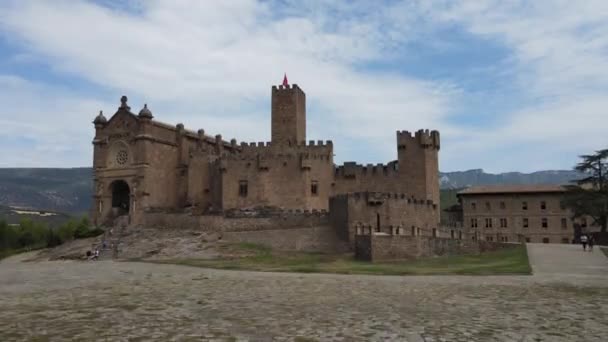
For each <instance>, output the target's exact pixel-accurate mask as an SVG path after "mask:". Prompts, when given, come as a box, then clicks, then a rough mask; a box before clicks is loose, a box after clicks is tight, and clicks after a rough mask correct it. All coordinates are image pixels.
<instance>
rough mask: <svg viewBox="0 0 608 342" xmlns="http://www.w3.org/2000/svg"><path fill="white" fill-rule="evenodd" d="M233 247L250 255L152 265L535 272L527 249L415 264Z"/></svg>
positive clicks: (379, 272) (276, 269) (386, 271)
mask: <svg viewBox="0 0 608 342" xmlns="http://www.w3.org/2000/svg"><path fill="white" fill-rule="evenodd" d="M233 248H237V249H240V250H244V251H247V252H249V255H248V256H244V257H237V258H226V259H214V260H201V259H172V260H162V261H153V262H157V263H168V264H179V265H188V266H198V267H208V268H219V269H230V270H252V271H265V272H305V273H313V272H314V273H342V274H377V275H435V274H437V275H447V274H461V275H497V274H531V273H532V271H531V268H530V264H529V263H528V254H527V251H526V248H525V246H517V247H514V248H511V249H505V250H501V251H496V252H489V253H485V254H482V255H470V256H452V257H436V258H427V259H420V260H415V261H399V262H382V263H370V262H363V261H356V260H354V258H353V257H352V255H335V254H316V253H285V252H275V251H272V250H270V249H268V248H266V247H263V246H258V245H253V244H243V243H242V244H236V245H233Z"/></svg>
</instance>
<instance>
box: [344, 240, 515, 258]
mask: <svg viewBox="0 0 608 342" xmlns="http://www.w3.org/2000/svg"><path fill="white" fill-rule="evenodd" d="M518 245H519V244H515V243H499V242H488V241H472V240H455V239H445V238H432V237H426V236H407V235H386V234H372V235H357V236H356V238H355V257H356V258H357V259H359V260H366V261H388V260H404V259H418V258H424V257H433V256H441V255H467V254H479V253H482V252H487V251H493V250H499V249H504V248H513V247H515V246H518Z"/></svg>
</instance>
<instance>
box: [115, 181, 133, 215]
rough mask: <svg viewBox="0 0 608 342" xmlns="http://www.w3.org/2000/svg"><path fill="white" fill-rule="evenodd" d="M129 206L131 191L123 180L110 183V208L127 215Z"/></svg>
mask: <svg viewBox="0 0 608 342" xmlns="http://www.w3.org/2000/svg"><path fill="white" fill-rule="evenodd" d="M130 204H131V190H130V189H129V184H127V182H125V181H124V180H117V181H114V182H112V208H116V209H118V211H119V212H120V213H121V214H127V213H128V212H129V209H130Z"/></svg>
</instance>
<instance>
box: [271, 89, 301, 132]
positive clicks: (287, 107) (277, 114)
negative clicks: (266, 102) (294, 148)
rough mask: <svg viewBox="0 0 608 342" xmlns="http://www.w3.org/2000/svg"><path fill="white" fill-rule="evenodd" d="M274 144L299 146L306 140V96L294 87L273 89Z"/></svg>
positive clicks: (272, 127)
mask: <svg viewBox="0 0 608 342" xmlns="http://www.w3.org/2000/svg"><path fill="white" fill-rule="evenodd" d="M271 105H272V109H271V114H272V126H271V131H272V143H273V144H288V143H290V142H291V143H292V144H297V143H300V142H302V141H305V140H306V94H304V92H303V91H302V89H300V87H298V85H297V84H293V85H286V86H283V85H280V86H278V87H277V86H273V87H272V104H271Z"/></svg>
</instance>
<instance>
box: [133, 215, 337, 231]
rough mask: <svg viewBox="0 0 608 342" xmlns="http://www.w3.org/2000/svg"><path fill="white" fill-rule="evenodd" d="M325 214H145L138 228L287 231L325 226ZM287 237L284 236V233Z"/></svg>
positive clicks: (326, 224)
mask: <svg viewBox="0 0 608 342" xmlns="http://www.w3.org/2000/svg"><path fill="white" fill-rule="evenodd" d="M329 222H330V221H329V215H328V213H327V212H315V213H312V212H299V213H297V212H285V213H283V214H272V215H264V216H260V215H257V214H256V213H255V212H251V214H250V215H247V214H246V213H245V212H243V213H242V214H240V215H234V216H233V217H230V216H224V215H190V214H185V213H167V212H157V213H145V214H144V215H143V222H142V225H143V226H145V227H150V228H159V229H165V228H170V229H192V230H202V231H218V232H244V231H265V230H277V229H283V230H289V229H298V228H312V227H319V226H328V225H329ZM286 234H288V233H286Z"/></svg>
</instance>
